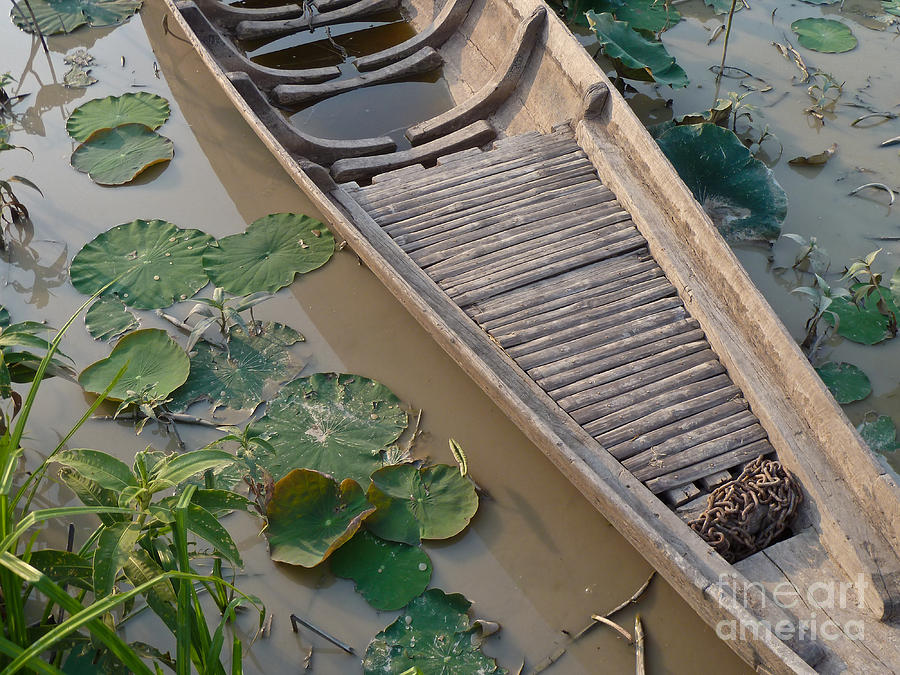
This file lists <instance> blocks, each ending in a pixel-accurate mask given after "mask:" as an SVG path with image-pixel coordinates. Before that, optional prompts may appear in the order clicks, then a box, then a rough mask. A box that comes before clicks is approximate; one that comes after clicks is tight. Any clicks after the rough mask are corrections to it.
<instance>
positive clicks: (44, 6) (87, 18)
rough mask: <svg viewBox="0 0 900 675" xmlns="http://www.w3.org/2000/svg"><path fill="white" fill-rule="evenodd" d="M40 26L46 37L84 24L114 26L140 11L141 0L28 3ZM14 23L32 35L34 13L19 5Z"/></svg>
mask: <svg viewBox="0 0 900 675" xmlns="http://www.w3.org/2000/svg"><path fill="white" fill-rule="evenodd" d="M29 4H30V5H31V9H32V11H33V12H34V17H35V19H37V26H38V29H40V32H41V33H43V34H44V35H54V34H56V33H70V32H72V31H73V30H75V29H76V28H79V27H80V26H84V25H90V26H115V25H117V24H120V23H123V22H125V21H127V20H128V19H129V17H131V15H132V14H134V13H135V12H136V11H138V10H139V9H140V8H141V4H142V3H141V2H140V1H139V0H29ZM11 16H12V20H13V23H14V24H16V25H17V26H18V27H19V28H21V29H22V30H24V31H27V32H29V33H34V32H36V31H35V30H34V21H33V20H32V18H31V12H29V11H28V8H27V7H25V6H24V3H21V2H17V3H16V5H15V6H13V10H12V12H11Z"/></svg>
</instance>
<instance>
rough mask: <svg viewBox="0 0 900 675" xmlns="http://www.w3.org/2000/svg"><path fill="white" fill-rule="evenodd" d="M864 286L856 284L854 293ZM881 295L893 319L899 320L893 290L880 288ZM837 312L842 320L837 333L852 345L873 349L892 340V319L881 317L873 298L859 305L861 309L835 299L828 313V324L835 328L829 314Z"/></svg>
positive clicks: (850, 303)
mask: <svg viewBox="0 0 900 675" xmlns="http://www.w3.org/2000/svg"><path fill="white" fill-rule="evenodd" d="M860 286H861V284H854V285H853V286H851V287H850V290H851V291H856V290H857V289H858V288H860ZM881 291H882V294H883V295H884V297H885V300H886V303H885V304H886V307H887V309H888V311H891V312H893V313H894V316H897V317H900V308H898V307H897V305H896V304H894V300H893V297H892V296H891V292H890V289H887V288H885V287H884V286H882V287H881ZM829 312H834V313H835V314H837V316H838V318H839V319H840V321H839V323H838V328H837V332H838V335H841V336H843V337H845V338H847V339H848V340H850V341H851V342H859V343H861V344H864V345H874V344H877V343H879V342H882V341H884V340H887V339H888V338H889V337H893V334H892V333H891V331H890V328H889V327H890V323H891V320H890V317H888V316H886V315H884V314H882V313H881V312H880V311H879V310H878V303H877V299H876V298H873V297H872V296H871V295H870V296H869V297H868V298H864V299H863V300H861V301H860V304H859V305H856V304H854V303H853V300H851V299H850V298H835V299H834V300H832V302H831V304H830V305H829V306H828V312H826V313H825V321H826V322H827V323H828V324H830V325H832V326H833V325H834V317H833V316H832V315H831V314H830V313H829Z"/></svg>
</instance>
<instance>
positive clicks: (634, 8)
mask: <svg viewBox="0 0 900 675" xmlns="http://www.w3.org/2000/svg"><path fill="white" fill-rule="evenodd" d="M591 6H592V9H593V10H594V11H595V12H608V13H610V14H612V15H613V16H615V18H616V19H617V20H618V21H624V22H626V23H627V24H628V25H629V26H631V27H632V28H634V29H635V30H645V31H648V32H651V33H659V32H660V31H664V30H668V29H669V28H671V27H672V26H674V25H675V24H677V23H678V22H679V21H681V14H679V12H678V10H677V9H675V8H674V7H672V6H671V5H669V3H666V2H663V0H629V1H627V2H625V1H623V0H599V2H596V1H595V2H592V3H591ZM576 18H577V19H578V21H577V23H584V24H585V25H586V24H587V22H586V20H585V18H584V14H581V13H580V15H579V16H578V17H576Z"/></svg>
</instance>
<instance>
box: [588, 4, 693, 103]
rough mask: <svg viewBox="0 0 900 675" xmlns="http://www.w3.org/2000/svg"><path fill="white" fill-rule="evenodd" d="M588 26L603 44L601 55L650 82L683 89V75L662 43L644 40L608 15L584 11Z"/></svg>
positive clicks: (628, 27) (627, 26)
mask: <svg viewBox="0 0 900 675" xmlns="http://www.w3.org/2000/svg"><path fill="white" fill-rule="evenodd" d="M587 19H588V23H589V25H590V27H591V30H593V31H594V34H595V35H596V36H597V40H598V41H599V42H600V44H601V45H603V52H604V53H605V54H606V56H608V57H609V58H611V59H614V60H616V61H618V62H620V63H621V64H622V65H623V66H624V67H625V68H626V69H630V70H636V71H643V72H644V73H645V74H647V75H649V76H650V77H652V79H653V81H654V82H659V83H660V84H668V85H669V86H670V87H686V86H687V85H688V83H689V81H688V77H687V73H685V72H684V70H682V69H681V66H679V65H678V64H677V63H675V58H674V57H673V56H671V55H670V54H669V52H667V51H666V48H665V47H664V46H663V44H662V42H655V41H651V40H648V39H647V38H645V37H644V36H643V35H641V34H640V33H638V32H637V31H635V30H633V29H632V28H631V27H630V26H629V25H628V24H627V23H625V22H624V21H616V20H615V19H614V18H613V15H612V14H609V13H607V12H602V13H600V14H597V13H596V12H594V11H589V12H587Z"/></svg>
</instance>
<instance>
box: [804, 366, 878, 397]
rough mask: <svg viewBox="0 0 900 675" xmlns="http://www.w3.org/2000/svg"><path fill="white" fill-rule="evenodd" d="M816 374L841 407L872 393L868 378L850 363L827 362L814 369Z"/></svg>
mask: <svg viewBox="0 0 900 675" xmlns="http://www.w3.org/2000/svg"><path fill="white" fill-rule="evenodd" d="M816 372H817V373H818V374H819V377H821V378H822V381H823V382H824V383H825V386H826V387H828V391H830V392H831V394H832V396H834V399H835V400H836V401H837V402H838V403H840V404H841V405H843V404H846V403H853V402H854V401H861V400H863V399H864V398H865V397H866V396H868V395H869V394H871V393H872V383H871V382H869V377H868V376H867V375H866V374H865V373H864V372H863V371H862V370H860V369H859V368H857V367H856V366H854V365H853V364H852V363H835V362H834V361H829V362H828V363H825V364H823V365H821V366H819V367H818V368H816Z"/></svg>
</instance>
